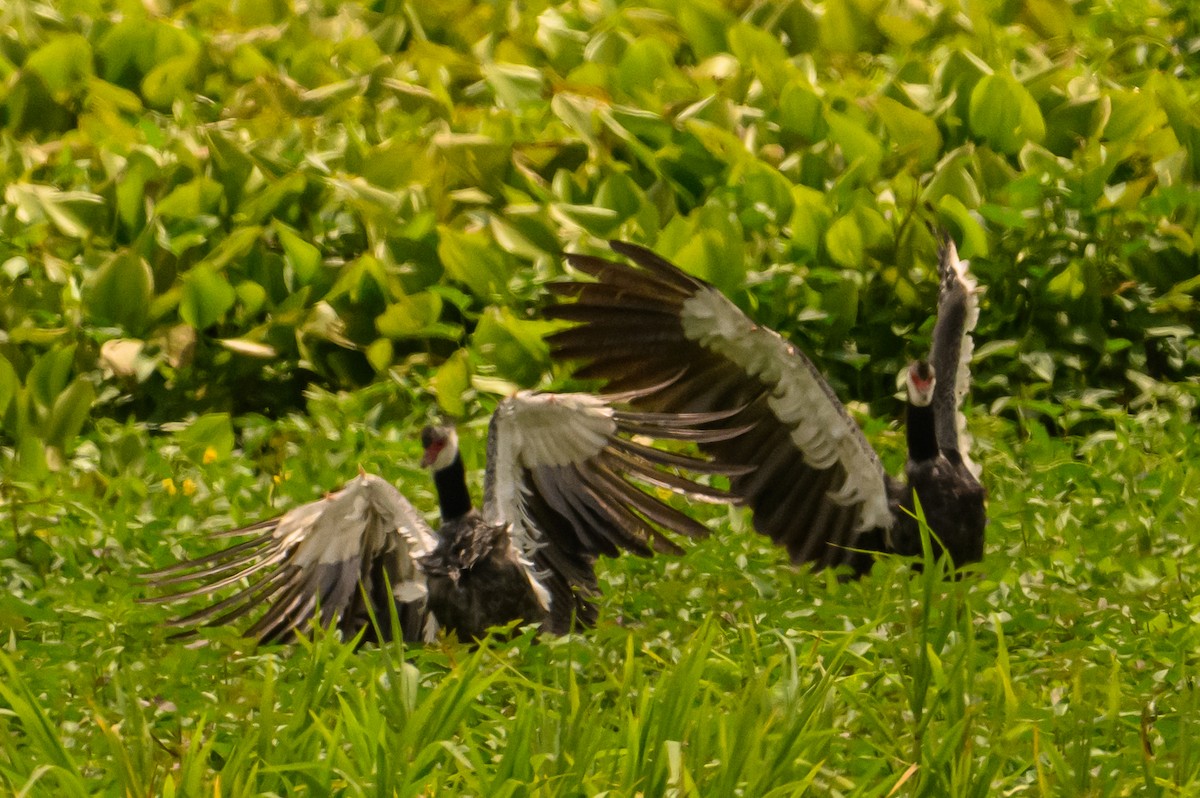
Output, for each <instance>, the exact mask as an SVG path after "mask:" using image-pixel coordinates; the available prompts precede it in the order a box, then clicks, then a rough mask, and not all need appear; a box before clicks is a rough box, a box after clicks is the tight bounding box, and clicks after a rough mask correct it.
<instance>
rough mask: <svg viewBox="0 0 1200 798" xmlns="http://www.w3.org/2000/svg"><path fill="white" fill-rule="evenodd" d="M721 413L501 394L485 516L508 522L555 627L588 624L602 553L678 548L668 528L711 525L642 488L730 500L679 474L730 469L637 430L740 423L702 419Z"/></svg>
mask: <svg viewBox="0 0 1200 798" xmlns="http://www.w3.org/2000/svg"><path fill="white" fill-rule="evenodd" d="M728 415H730V414H728V413H697V414H691V415H688V414H683V415H678V416H676V415H662V414H658V413H646V412H638V411H633V410H619V409H616V408H614V407H613V406H612V405H610V404H609V403H608V401H606V400H605V399H602V398H597V397H594V396H585V395H583V394H553V393H531V392H527V391H524V392H521V393H518V394H516V395H515V396H511V397H509V398H508V399H505V400H504V401H503V402H501V403H500V406H499V407H498V408H497V409H496V412H495V414H494V415H493V416H492V422H491V428H490V430H489V434H488V465H487V475H486V480H485V486H484V517H485V518H486V519H487V520H488V521H489V522H491V523H504V524H508V525H509V526H510V528H511V529H512V535H513V539H514V541H515V542H516V543H517V545H518V546H519V547H520V548H521V550H522V552H523V554H524V556H525V557H527V558H528V559H529V560H530V561H531V562H532V563H533V565H534V567H535V568H536V569H537V570H538V572H539V578H540V580H541V581H542V583H543V584H544V585H545V586H546V588H547V589H548V590H549V592H550V618H549V623H548V626H549V628H550V629H551V631H555V632H566V631H568V630H569V629H570V627H571V623H572V620H575V621H577V622H578V623H581V624H590V623H593V622H594V621H595V618H596V610H595V608H594V607H593V606H592V605H591V603H590V601H589V598H590V597H591V596H594V595H595V593H596V590H597V585H596V576H595V571H594V569H593V565H594V562H595V559H596V557H597V556H598V555H601V554H604V555H608V556H616V555H618V554H620V553H621V552H622V551H629V552H633V553H635V554H640V555H649V554H650V553H651V552H653V551H660V552H673V553H678V552H680V551H681V549H680V548H679V546H678V545H677V544H676V543H675V542H674V541H673V540H672V539H671V537H670V535H672V534H673V535H682V536H685V537H700V536H703V535H706V534H708V529H707V527H705V526H704V525H703V524H701V523H699V522H697V521H695V520H694V519H692V518H690V517H688V516H687V515H685V514H684V513H682V512H680V511H679V510H676V509H675V508H673V507H671V506H670V505H668V504H665V503H664V502H663V501H662V500H660V499H659V498H658V497H656V496H655V495H653V494H651V493H648V492H647V491H646V490H645V489H644V487H643V486H651V487H654V488H663V489H666V490H669V491H672V492H674V493H679V494H683V495H686V496H688V497H690V498H692V499H697V500H702V501H716V502H727V501H730V500H732V497H731V496H730V495H729V494H727V493H725V492H724V491H721V490H718V489H716V488H713V487H709V486H706V485H703V484H699V483H697V482H694V481H692V480H691V479H688V478H686V477H684V476H680V475H679V474H678V473H677V472H676V471H675V469H677V468H683V469H686V470H687V471H690V472H692V473H726V471H727V469H724V468H722V467H719V466H715V465H713V464H712V463H709V462H707V461H704V460H700V459H697V458H694V457H690V456H688V455H685V454H679V453H674V452H667V451H662V450H659V449H656V448H653V447H652V446H648V445H646V444H644V443H641V442H638V441H636V440H634V439H633V436H643V435H644V436H649V437H652V438H659V439H669V440H685V441H696V442H701V443H703V442H709V441H716V440H720V439H723V438H725V437H728V436H729V435H731V434H736V430H732V431H731V430H729V429H725V428H712V429H702V428H701V425H712V424H713V423H714V422H717V421H720V420H722V419H724V418H726V417H728ZM638 483H640V485H639V484H638Z"/></svg>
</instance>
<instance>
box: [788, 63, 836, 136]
mask: <svg viewBox="0 0 1200 798" xmlns="http://www.w3.org/2000/svg"><path fill="white" fill-rule="evenodd" d="M779 126H780V127H782V128H783V129H784V130H787V131H789V132H792V133H797V134H799V135H801V136H803V137H804V139H805V140H806V141H808V142H810V143H813V144H815V143H816V142H818V141H821V140H823V139H824V138H825V135H826V134H827V133H828V132H829V124H828V123H827V122H826V121H825V103H824V102H823V101H822V100H821V98H820V97H819V96H817V93H816V92H815V91H813V90H812V88H811V87H810V86H809V85H808V83H807V82H806V81H804V80H800V79H798V78H797V79H793V80H791V81H788V84H787V85H786V86H784V87H783V92H782V94H781V95H780V97H779Z"/></svg>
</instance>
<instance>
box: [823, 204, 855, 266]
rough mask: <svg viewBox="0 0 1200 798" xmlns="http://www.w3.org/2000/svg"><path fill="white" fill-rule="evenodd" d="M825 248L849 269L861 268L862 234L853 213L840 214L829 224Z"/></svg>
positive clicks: (835, 259) (840, 263) (834, 258)
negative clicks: (840, 215)
mask: <svg viewBox="0 0 1200 798" xmlns="http://www.w3.org/2000/svg"><path fill="white" fill-rule="evenodd" d="M825 248H826V249H827V250H829V257H831V258H833V260H834V262H836V263H837V264H839V265H841V266H845V267H847V268H850V269H859V268H862V265H863V234H862V230H860V229H859V226H858V221H857V220H856V219H855V218H854V215H853V214H847V215H845V216H842V217H841V218H839V219H837V220H835V221H834V223H833V224H831V225H830V226H829V232H827V233H826V234H825Z"/></svg>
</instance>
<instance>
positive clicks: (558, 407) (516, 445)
mask: <svg viewBox="0 0 1200 798" xmlns="http://www.w3.org/2000/svg"><path fill="white" fill-rule="evenodd" d="M492 423H493V425H494V426H493V428H492V433H491V434H492V435H493V436H494V437H495V441H493V447H494V450H493V452H492V457H491V458H490V459H491V460H492V461H493V462H494V466H493V467H492V474H493V475H494V478H495V486H494V488H493V489H492V490H491V491H489V492H488V496H487V501H485V503H484V508H483V514H484V518H485V520H487V521H488V523H492V524H510V525H511V527H512V532H513V535H512V537H513V539H514V540H515V541H516V542H517V545H518V546H519V547H520V548H521V551H522V553H523V554H524V556H526V557H532V556H533V554H534V552H536V551H537V547H538V540H537V533H536V528H535V526H534V524H533V522H532V520H531V519H530V518H529V516H528V514H527V513H526V510H525V502H524V499H523V496H524V494H525V493H526V492H528V490H529V486H528V485H526V484H525V483H524V481H522V479H521V475H522V474H523V473H524V471H525V470H526V469H531V468H536V467H538V466H562V465H568V464H570V463H582V462H585V461H587V460H588V459H590V458H592V457H595V456H596V455H597V454H599V453H600V451H601V450H602V449H603V448H604V447H605V446H607V445H608V441H609V438H610V437H611V436H612V435H613V434H614V433H616V431H617V422H616V421H614V420H613V411H612V408H611V407H609V406H608V405H607V404H606V403H605V402H604V400H602V399H599V398H597V397H595V396H589V395H585V394H557V393H535V392H533V391H521V392H519V393H517V394H515V395H514V396H510V397H509V398H507V399H505V400H504V401H503V402H501V403H500V405H499V407H497V408H496V413H495V415H494V416H493V418H492ZM538 587H540V585H539V586H538Z"/></svg>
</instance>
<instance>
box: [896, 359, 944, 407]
mask: <svg viewBox="0 0 1200 798" xmlns="http://www.w3.org/2000/svg"><path fill="white" fill-rule="evenodd" d="M904 382H905V387H907V388H908V402H909V404H911V405H913V406H914V407H929V403H930V402H932V401H933V386H934V385H936V384H937V377H936V375H935V374H934V373H933V366H931V365H930V364H929V363H928V362H927V361H924V360H917V361H915V362H914V363H913V364H912V365H910V366H909V367H908V374H907V375H906V377H905V380H904Z"/></svg>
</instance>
